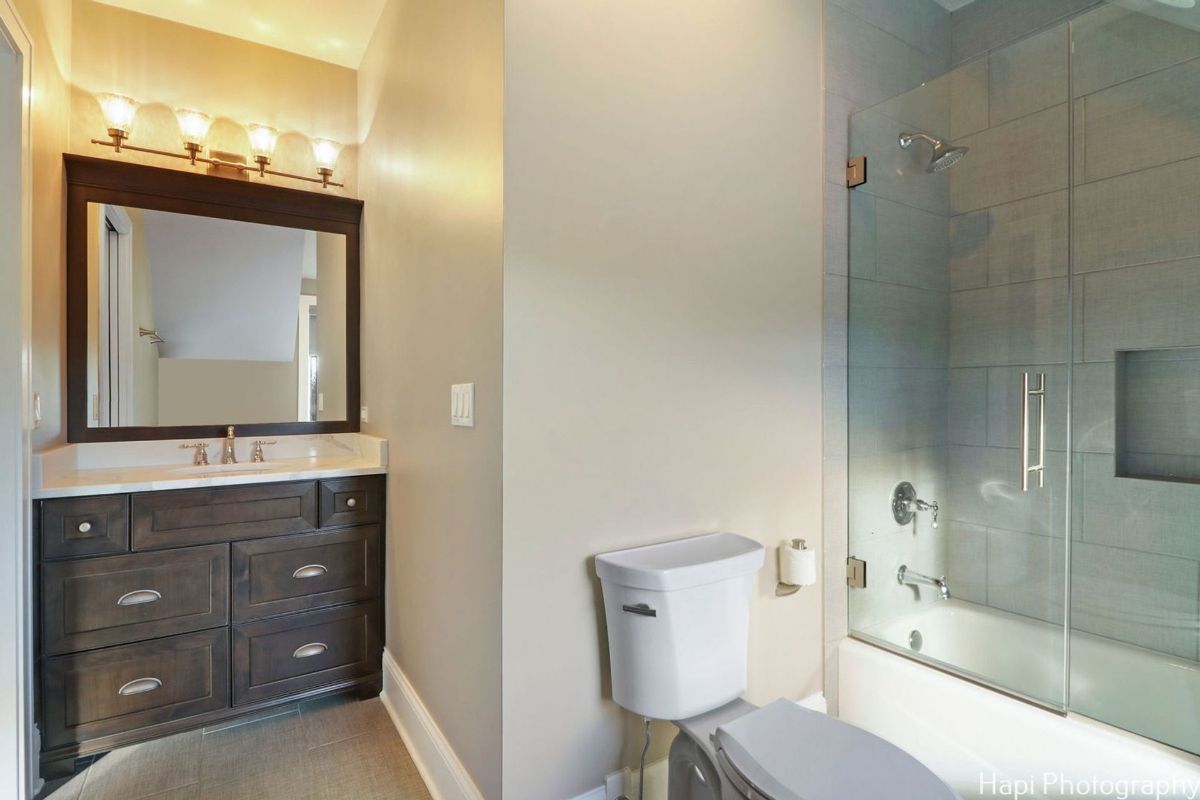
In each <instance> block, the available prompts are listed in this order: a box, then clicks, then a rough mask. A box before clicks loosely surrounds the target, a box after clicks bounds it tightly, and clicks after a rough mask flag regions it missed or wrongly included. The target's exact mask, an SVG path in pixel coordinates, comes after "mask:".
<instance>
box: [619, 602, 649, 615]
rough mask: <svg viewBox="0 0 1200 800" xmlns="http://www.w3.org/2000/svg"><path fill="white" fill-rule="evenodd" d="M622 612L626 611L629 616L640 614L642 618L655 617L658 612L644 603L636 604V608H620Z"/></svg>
mask: <svg viewBox="0 0 1200 800" xmlns="http://www.w3.org/2000/svg"><path fill="white" fill-rule="evenodd" d="M621 610H622V611H628V612H629V613H630V614H640V615H641V616H643V617H657V616H658V612H657V611H655V610H654V609H653V608H651V607H650V606H648V605H646V604H645V603H638V604H637V605H636V606H628V605H626V606H621Z"/></svg>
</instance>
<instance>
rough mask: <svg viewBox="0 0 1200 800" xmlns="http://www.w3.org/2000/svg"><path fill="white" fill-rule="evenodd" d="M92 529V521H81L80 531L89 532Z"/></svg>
mask: <svg viewBox="0 0 1200 800" xmlns="http://www.w3.org/2000/svg"><path fill="white" fill-rule="evenodd" d="M91 529H92V523H90V522H86V521H85V522H81V523H79V529H78V530H79V532H80V533H87V532H88V531H90V530H91Z"/></svg>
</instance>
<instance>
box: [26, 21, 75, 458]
mask: <svg viewBox="0 0 1200 800" xmlns="http://www.w3.org/2000/svg"><path fill="white" fill-rule="evenodd" d="M14 5H15V6H16V9H17V13H18V14H20V16H21V21H22V23H24V25H25V29H26V30H27V31H28V32H29V35H30V37H31V39H32V40H33V84H34V92H33V364H32V372H33V390H34V391H35V392H38V393H40V394H41V398H42V423H41V425H40V426H39V427H38V429H37V430H35V431H34V432H33V437H32V442H33V447H34V449H37V448H40V447H43V446H45V445H46V444H49V443H51V442H55V441H59V440H61V439H62V437H63V429H64V427H65V425H66V418H65V414H66V411H65V408H64V406H63V403H62V392H63V387H64V385H65V368H64V364H63V356H62V353H63V347H64V345H63V342H64V335H65V331H64V325H65V324H64V321H63V320H64V316H65V312H66V305H67V302H66V290H65V285H64V284H65V280H64V277H65V276H64V261H63V259H64V251H65V248H64V236H65V228H64V217H63V205H64V200H65V196H64V191H63V171H62V153H63V151H64V150H66V149H67V141H68V131H69V128H70V107H71V101H70V87H69V83H68V81H69V76H70V49H71V2H70V0H14Z"/></svg>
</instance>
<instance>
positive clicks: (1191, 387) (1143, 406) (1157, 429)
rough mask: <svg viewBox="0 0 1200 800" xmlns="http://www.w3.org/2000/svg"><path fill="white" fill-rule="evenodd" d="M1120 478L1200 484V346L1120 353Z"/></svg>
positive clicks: (1118, 360) (1118, 402)
mask: <svg viewBox="0 0 1200 800" xmlns="http://www.w3.org/2000/svg"><path fill="white" fill-rule="evenodd" d="M1114 400H1115V403H1116V409H1115V411H1116V436H1117V439H1116V470H1117V477H1122V478H1148V479H1152V480H1164V481H1180V482H1186V483H1200V347H1170V348H1163V349H1159V350H1118V351H1117V352H1116V396H1115V398H1114Z"/></svg>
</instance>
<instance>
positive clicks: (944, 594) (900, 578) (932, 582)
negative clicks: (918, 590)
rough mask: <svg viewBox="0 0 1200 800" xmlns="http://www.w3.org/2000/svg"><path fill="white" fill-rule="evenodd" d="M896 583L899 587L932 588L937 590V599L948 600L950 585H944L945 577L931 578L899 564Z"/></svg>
mask: <svg viewBox="0 0 1200 800" xmlns="http://www.w3.org/2000/svg"><path fill="white" fill-rule="evenodd" d="M896 583H898V584H900V585H901V586H932V587H934V588H935V589H937V591H938V598H939V599H941V600H949V599H950V585H949V584H948V583H946V576H945V575H943V576H942V577H940V578H931V577H930V576H928V575H922V574H921V573H920V572H917V571H916V570H911V569H909V568H908V566H907V565H905V564H901V565H900V569H899V570H898V571H897V572H896Z"/></svg>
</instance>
